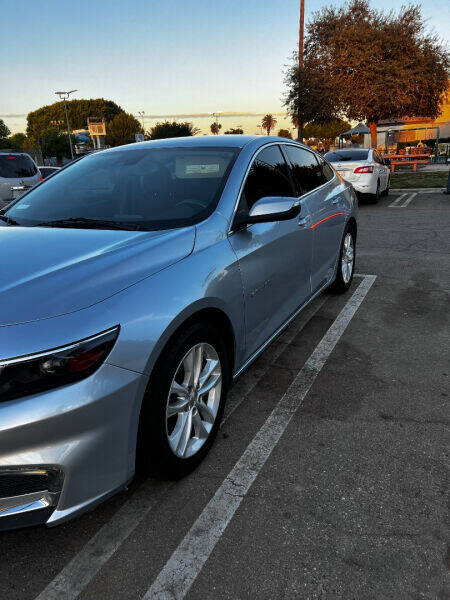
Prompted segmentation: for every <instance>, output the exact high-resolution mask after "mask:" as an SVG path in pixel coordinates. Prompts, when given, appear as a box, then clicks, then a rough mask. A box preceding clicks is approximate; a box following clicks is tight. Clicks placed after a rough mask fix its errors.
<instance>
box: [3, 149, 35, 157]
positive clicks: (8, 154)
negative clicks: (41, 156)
mask: <svg viewBox="0 0 450 600" xmlns="http://www.w3.org/2000/svg"><path fill="white" fill-rule="evenodd" d="M0 154H4V155H5V156H11V154H15V155H16V156H30V155H29V154H27V153H26V152H17V150H13V151H12V152H7V151H5V150H0ZM30 158H31V156H30Z"/></svg>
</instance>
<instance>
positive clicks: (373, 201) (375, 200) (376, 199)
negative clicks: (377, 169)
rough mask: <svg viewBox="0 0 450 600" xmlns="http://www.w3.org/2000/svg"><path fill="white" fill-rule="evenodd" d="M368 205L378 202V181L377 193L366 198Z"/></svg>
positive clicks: (378, 182) (378, 184) (378, 183)
mask: <svg viewBox="0 0 450 600" xmlns="http://www.w3.org/2000/svg"><path fill="white" fill-rule="evenodd" d="M368 199H369V202H370V204H378V202H379V200H380V180H378V181H377V191H376V192H375V194H370V195H369V196H368Z"/></svg>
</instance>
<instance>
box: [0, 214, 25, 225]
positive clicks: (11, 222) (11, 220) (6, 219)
mask: <svg viewBox="0 0 450 600" xmlns="http://www.w3.org/2000/svg"><path fill="white" fill-rule="evenodd" d="M0 219H1V220H2V221H5V222H6V223H8V225H20V223H18V222H17V221H14V219H11V217H8V216H7V215H0Z"/></svg>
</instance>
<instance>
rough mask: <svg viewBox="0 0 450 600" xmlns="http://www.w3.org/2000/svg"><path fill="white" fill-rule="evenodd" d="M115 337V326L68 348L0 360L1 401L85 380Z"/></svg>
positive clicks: (117, 330) (105, 354) (96, 367)
mask: <svg viewBox="0 0 450 600" xmlns="http://www.w3.org/2000/svg"><path fill="white" fill-rule="evenodd" d="M118 335H119V326H118V325H117V326H116V327H113V328H111V329H108V330H107V331H103V332H102V333H99V334H97V335H93V336H91V337H88V338H85V339H84V340H80V341H79V342H75V343H73V344H70V345H67V346H62V347H60V348H54V349H52V350H47V351H46V352H39V353H37V354H28V355H26V356H18V357H17V358H11V359H7V360H1V359H0V401H5V400H11V399H12V398H19V397H22V396H28V395H30V394H36V393H38V392H43V391H45V390H50V389H52V388H56V387H60V386H62V385H66V384H68V383H73V382H74V381H79V380H80V379H84V378H85V377H88V376H89V375H91V374H92V373H93V372H94V371H96V370H97V369H98V367H99V366H100V365H101V364H102V363H103V362H104V360H105V359H106V357H107V356H108V354H109V353H110V351H111V349H112V347H113V346H114V342H115V341H116V339H117V336H118Z"/></svg>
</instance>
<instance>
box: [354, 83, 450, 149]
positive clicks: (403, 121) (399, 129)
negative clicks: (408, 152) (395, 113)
mask: <svg viewBox="0 0 450 600" xmlns="http://www.w3.org/2000/svg"><path fill="white" fill-rule="evenodd" d="M437 128H439V140H440V141H441V142H450V89H449V93H448V94H447V99H446V100H445V101H444V102H443V104H442V107H441V114H440V115H439V117H437V118H436V119H431V118H429V117H420V116H413V117H393V118H391V119H384V120H382V121H380V122H379V123H378V127H377V147H379V148H384V147H385V144H386V132H387V131H388V130H392V131H391V133H390V135H389V138H388V139H389V142H388V143H389V146H391V145H395V144H396V145H399V144H400V145H401V146H405V145H408V143H409V144H410V145H411V146H417V144H419V143H420V142H422V143H424V144H427V145H428V146H434V144H435V142H436V136H437ZM364 147H365V148H370V134H366V135H365V136H364Z"/></svg>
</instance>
